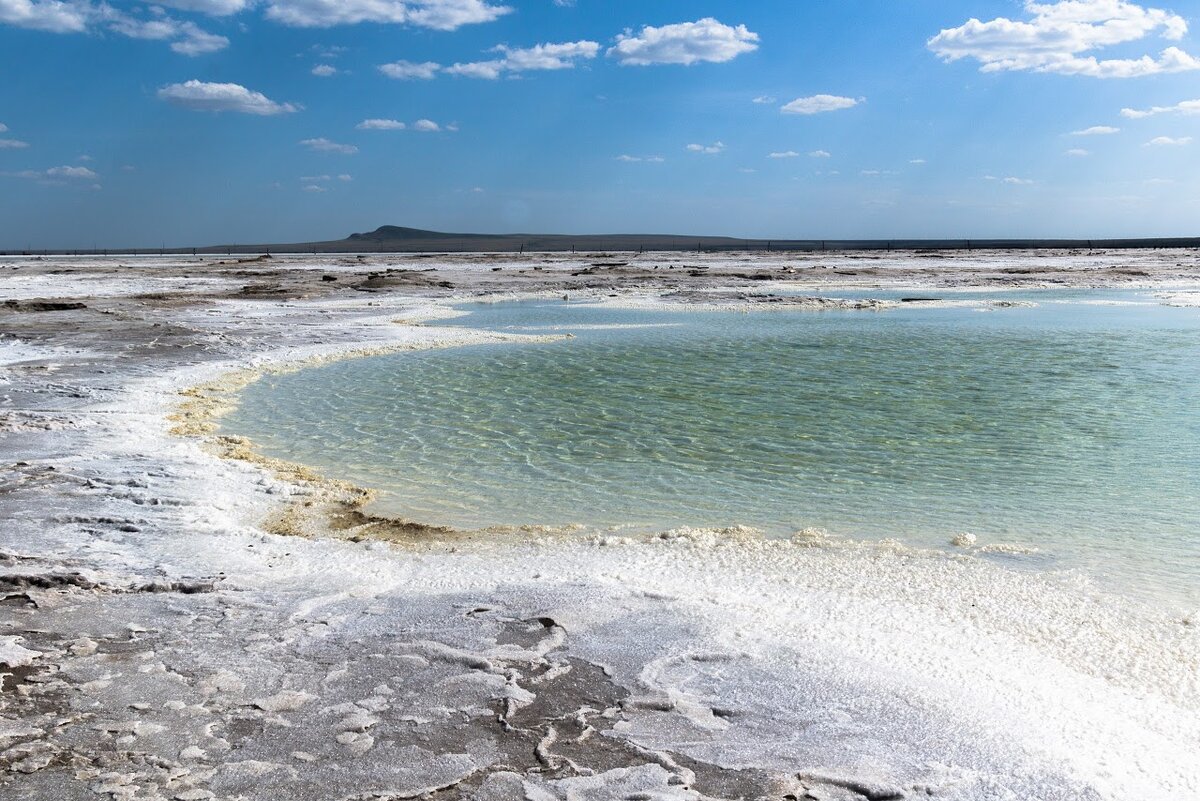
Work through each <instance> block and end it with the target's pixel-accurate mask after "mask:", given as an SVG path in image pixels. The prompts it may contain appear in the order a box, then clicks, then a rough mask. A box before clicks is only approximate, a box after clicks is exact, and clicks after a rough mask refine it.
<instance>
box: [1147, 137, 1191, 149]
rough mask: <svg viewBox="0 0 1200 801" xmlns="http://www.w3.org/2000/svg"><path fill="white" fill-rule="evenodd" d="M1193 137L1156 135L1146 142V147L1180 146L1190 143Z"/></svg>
mask: <svg viewBox="0 0 1200 801" xmlns="http://www.w3.org/2000/svg"><path fill="white" fill-rule="evenodd" d="M1191 143H1192V137H1190V136H1180V137H1178V138H1175V137H1170V136H1156V137H1154V138H1153V139H1151V140H1150V141H1149V142H1147V143H1146V147H1180V146H1182V145H1190V144H1191Z"/></svg>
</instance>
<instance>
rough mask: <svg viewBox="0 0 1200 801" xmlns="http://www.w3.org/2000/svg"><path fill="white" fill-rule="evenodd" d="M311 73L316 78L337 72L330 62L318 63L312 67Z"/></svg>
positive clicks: (330, 76)
mask: <svg viewBox="0 0 1200 801" xmlns="http://www.w3.org/2000/svg"><path fill="white" fill-rule="evenodd" d="M312 74H313V75H316V76H317V77H318V78H332V77H333V76H334V75H337V74H338V68H337V67H335V66H333V65H332V64H318V65H317V66H315V67H313V68H312Z"/></svg>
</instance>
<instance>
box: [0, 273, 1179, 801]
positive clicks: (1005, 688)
mask: <svg viewBox="0 0 1200 801" xmlns="http://www.w3.org/2000/svg"><path fill="white" fill-rule="evenodd" d="M74 266H78V263H76V264H75V265H74ZM187 269H189V270H190V269H194V267H193V266H191V265H189V266H188V268H187ZM740 269H745V267H740ZM280 270H281V273H282V272H285V271H286V268H285V267H281V268H280ZM301 272H304V273H306V274H307V273H312V272H315V271H314V270H312V269H311V266H306V267H305V269H304V270H303V271H301V270H295V271H293V273H292V274H293V275H296V274H299V273H301ZM294 280H295V281H297V282H300V283H303V281H304V280H305V279H302V278H294ZM317 280H319V279H317ZM62 281H63V283H62V285H61V291H59V292H58V293H57V295H58V296H64V297H65V296H71V294H72V290H73V288H74V287H73V284H72V279H70V278H63V279H62ZM306 286H307V285H306ZM367 298H369V301H368V300H358V301H355V300H352V299H349V298H346V297H345V296H342V297H341V298H340V299H339V301H338V302H337V303H328V304H327V303H325V302H324V301H322V300H321V299H320V298H316V299H312V300H307V301H302V302H300V301H287V302H280V303H261V302H258V301H255V302H252V303H240V304H239V303H221V304H220V305H217V306H215V307H210V308H208V309H207V310H205V309H200V308H194V307H184V308H164V307H160V306H155V305H153V304H151V305H149V306H140V305H134V302H133V301H128V300H122V299H108V300H103V301H97V302H95V303H94V304H90V305H92V306H94V307H96V308H94V309H89V310H88V311H86V312H50V313H49V314H57V315H67V316H66V317H60V318H58V320H57V321H56V322H54V323H53V324H52V323H51V321H50V320H47V321H46V322H45V323H39V322H37V321H36V320H34V319H31V318H29V317H21V318H20V319H17V318H16V317H15V316H13V317H9V318H6V323H8V325H7V326H6V327H7V329H8V330H10V331H12V332H14V333H16V334H17V335H18V336H20V337H21V343H22V348H28V349H30V350H23V352H22V354H21V360H20V362H21V363H20V364H16V365H14V366H13V369H14V372H13V373H12V375H11V377H10V381H9V383H7V384H5V385H4V386H3V387H2V388H0V398H2V400H3V410H4V412H5V413H6V414H8V415H12V416H13V417H14V418H20V419H25V418H26V417H29V416H31V415H39V416H41V417H42V418H44V419H46V420H47V421H54V422H61V423H62V426H61V427H50V428H47V429H29V428H24V427H22V426H19V425H15V426H10V425H9V424H8V423H7V422H6V423H4V434H5V440H4V444H3V448H4V455H5V458H4V460H3V461H4V471H3V474H2V475H0V504H2V507H3V516H4V518H5V520H6V524H5V525H4V526H3V527H0V649H2V650H0V654H2V656H0V661H2V662H21V663H25V662H28V664H21V665H17V666H14V665H12V664H8V665H7V667H4V668H2V669H0V674H6V675H5V676H4V684H3V686H2V691H0V795H3V796H4V797H15V798H21V799H30V801H33V800H35V799H38V800H40V799H47V800H49V799H55V801H58V799H63V798H113V799H124V798H147V799H182V800H183V801H192V800H193V799H195V800H197V801H198V800H200V799H208V798H219V799H271V800H272V801H274V800H275V799H279V798H288V799H297V801H304V800H305V799H312V801H318V799H320V800H321V801H325V800H326V799H360V798H417V797H425V796H428V797H436V798H462V799H481V800H482V799H516V798H534V799H568V798H570V799H610V798H614V797H623V798H663V799H699V798H739V797H766V798H785V797H788V796H789V795H790V796H791V797H794V798H806V797H807V798H813V799H864V798H866V799H889V798H893V799H903V798H924V797H933V798H943V799H993V798H999V799H1014V801H1015V800H1016V799H1031V798H1037V799H1040V800H1049V799H1063V801H1066V800H1067V799H1071V800H1072V801H1074V800H1075V799H1127V798H1139V799H1168V798H1169V799H1180V798H1189V797H1197V796H1200V766H1198V765H1197V764H1196V761H1195V759H1194V755H1195V753H1197V750H1198V749H1200V714H1197V713H1198V712H1200V686H1198V682H1200V678H1198V676H1200V669H1198V668H1200V637H1198V635H1197V629H1196V628H1195V627H1190V626H1187V625H1184V624H1183V623H1181V622H1180V621H1178V620H1172V619H1167V618H1158V617H1155V616H1153V615H1151V614H1149V613H1147V612H1145V611H1144V610H1140V609H1134V608H1130V607H1126V606H1123V605H1122V604H1120V603H1119V602H1118V601H1115V600H1113V599H1108V598H1104V597H1101V596H1096V595H1094V594H1092V593H1090V592H1088V591H1086V588H1082V587H1072V586H1071V585H1069V584H1065V583H1063V582H1058V581H1054V580H1052V579H1050V578H1043V577H1038V576H1032V575H1025V574H1018V573H1012V572H1009V571H1006V570H1004V569H1002V568H1000V567H997V566H995V565H993V564H989V563H986V562H983V561H980V560H977V559H975V558H972V557H970V556H966V555H962V556H946V555H944V554H934V553H927V552H921V551H914V550H911V549H906V548H904V547H901V546H898V545H894V544H882V545H865V544H861V543H841V544H837V543H827V542H821V541H817V542H813V541H811V540H808V539H800V540H797V541H767V540H762V539H760V538H758V537H756V536H754V535H753V533H751V532H747V531H745V530H729V531H696V530H681V531H676V532H671V533H669V534H667V535H664V536H660V537H651V538H645V539H625V538H617V537H612V538H588V539H584V538H579V537H575V538H571V537H555V536H537V535H534V536H522V535H519V534H514V535H511V536H507V537H497V538H492V539H483V538H470V537H462V538H456V537H449V538H444V539H437V540H428V541H423V542H417V543H409V544H406V545H403V546H397V547H393V546H390V545H387V544H384V543H380V542H371V541H366V542H352V541H349V540H348V539H344V538H343V539H332V538H323V539H303V538H294V537H290V538H289V537H279V536H274V535H271V534H268V533H266V532H265V531H264V530H263V529H262V528H261V527H260V525H259V523H260V522H261V521H262V520H263V519H265V518H267V517H269V516H270V515H272V514H273V513H275V512H277V511H278V510H279V508H280V506H281V504H286V503H289V502H296V503H300V504H304V503H306V502H310V501H311V502H317V501H319V500H320V488H319V487H317V486H315V485H313V484H310V483H306V482H302V481H291V480H284V479H283V478H281V477H279V476H276V475H273V474H271V473H269V472H265V471H264V470H262V469H260V468H258V467H256V466H254V465H253V464H249V463H239V462H230V461H226V460H221V459H218V458H216V457H215V456H214V455H212V454H211V453H210V452H209V451H208V450H207V449H206V446H205V445H204V443H203V442H202V441H201V440H198V439H193V438H180V437H175V436H172V435H170V434H169V428H170V427H171V424H170V423H169V422H168V421H167V420H166V415H167V414H168V413H169V412H170V411H171V408H172V407H173V406H174V404H175V403H176V401H177V400H178V398H177V396H176V395H175V392H176V391H177V390H179V389H180V388H182V387H185V386H189V385H194V384H197V383H202V382H204V381H207V380H211V379H212V378H214V377H216V376H218V375H220V374H221V373H223V372H225V371H228V370H230V369H233V368H244V367H251V368H254V367H264V366H267V365H269V364H273V363H282V362H300V361H304V360H309V359H313V358H321V357H326V356H330V355H332V354H335V353H338V352H343V351H348V350H353V349H362V348H372V347H396V346H399V347H413V346H423V345H435V344H436V345H438V346H445V345H449V344H452V343H455V342H471V341H478V339H477V338H475V337H476V336H477V335H474V334H471V333H470V332H465V331H463V330H462V329H439V328H437V327H435V326H433V325H426V326H422V327H411V326H405V327H401V326H396V325H394V324H391V323H390V322H388V320H390V319H395V318H397V317H404V318H406V319H413V318H415V317H416V316H418V315H420V314H421V308H422V307H425V306H427V305H428V302H427V301H425V300H420V299H416V298H413V297H406V296H394V295H370V296H367ZM368 302H370V303H378V304H379V305H378V306H368V305H367V303H368ZM97 309H99V310H100V311H110V312H112V313H113V315H116V316H119V317H120V319H119V321H118V322H119V326H115V327H114V326H113V325H111V324H110V321H109V320H108V319H107V317H101V316H100V311H97ZM206 311H215V312H216V314H208V313H206ZM98 318H99V319H98ZM67 320H69V321H71V325H69V326H64V325H63V323H64V322H65V321H67ZM155 323H159V326H158V327H157V328H156V327H155ZM164 328H166V329H167V330H165V331H164V330H163V329H164ZM150 343H154V344H150ZM62 348H71V349H74V352H72V353H67V354H64V353H63V352H62V351H61V349H62ZM51 362H52V363H53V364H54V365H55V367H56V369H55V373H54V377H53V382H54V383H53V386H52V387H48V385H47V382H46V376H45V374H44V371H43V370H39V369H37V368H38V367H39V364H40V365H43V366H44V365H46V364H49V363H51ZM73 394H74V395H80V396H82V397H73ZM6 419H7V418H6ZM16 638H20V639H16ZM27 652H34V653H35V654H36V656H32V657H31V656H29V655H28V653H27Z"/></svg>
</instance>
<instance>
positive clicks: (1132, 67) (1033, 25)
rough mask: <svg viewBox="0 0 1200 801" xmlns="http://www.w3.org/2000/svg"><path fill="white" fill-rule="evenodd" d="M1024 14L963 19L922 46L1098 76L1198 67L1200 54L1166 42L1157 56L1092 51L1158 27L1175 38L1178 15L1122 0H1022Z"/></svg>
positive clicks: (1016, 66) (988, 64)
mask: <svg viewBox="0 0 1200 801" xmlns="http://www.w3.org/2000/svg"><path fill="white" fill-rule="evenodd" d="M1024 7H1025V13H1026V15H1027V16H1028V19H1025V20H1011V19H1008V18H1007V17H998V18H996V19H993V20H991V21H989V22H981V21H980V20H978V19H970V20H967V22H965V23H964V24H962V25H960V26H959V27H957V28H947V29H945V30H943V31H941V32H940V33H939V34H938V35H937V36H934V37H933V38H931V39H930V40H929V41H928V43H927V45H928V47H929V49H930V50H932V51H933V52H934V53H936V54H937V55H939V56H941V58H942V59H943V60H945V61H947V62H953V61H958V60H960V59H964V58H971V59H974V60H976V61H978V62H979V63H980V65H981V66H980V69H981V70H982V71H983V72H1001V71H1007V70H1032V71H1034V72H1054V73H1060V74H1063V75H1087V76H1091V77H1095V78H1135V77H1139V76H1143V75H1154V74H1156V73H1163V72H1184V71H1187V70H1195V69H1200V59H1196V58H1194V57H1193V56H1191V55H1189V54H1188V53H1185V52H1184V51H1183V50H1180V49H1179V48H1178V47H1174V46H1172V47H1168V48H1166V49H1165V50H1163V51H1162V52H1161V53H1160V54H1159V55H1158V57H1157V58H1156V57H1154V56H1151V55H1143V56H1141V57H1140V58H1111V59H1101V58H1098V57H1097V56H1095V55H1089V53H1090V52H1092V51H1096V50H1100V49H1102V48H1106V47H1111V46H1114V45H1120V44H1127V43H1130V42H1137V41H1140V40H1142V39H1145V38H1146V37H1148V36H1151V35H1155V34H1157V35H1158V36H1161V37H1162V38H1163V39H1166V40H1168V41H1178V40H1179V39H1182V38H1183V36H1184V35H1185V34H1186V33H1187V29H1188V26H1187V22H1186V21H1185V20H1184V19H1183V17H1180V16H1179V15H1177V14H1174V13H1172V12H1169V11H1164V10H1162V9H1157V8H1146V7H1143V6H1140V5H1137V4H1136V3H1132V2H1128V1H1127V0H1060V2H1053V3H1039V2H1036V0H1026V1H1025V4H1024Z"/></svg>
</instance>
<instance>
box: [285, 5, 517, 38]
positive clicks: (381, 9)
mask: <svg viewBox="0 0 1200 801" xmlns="http://www.w3.org/2000/svg"><path fill="white" fill-rule="evenodd" d="M266 6H267V8H266V17H267V19H271V20H274V21H276V22H280V23H283V24H284V25H291V26H294V27H299V28H330V27H333V26H335V25H355V24H358V23H361V22H380V23H394V24H398V25H411V26H414V27H419V28H432V29H434V30H439V31H453V30H457V29H458V28H461V27H463V26H464V25H477V24H479V23H484V22H492V21H494V20H496V19H499V18H500V17H502V16H504V15H505V14H510V13H512V11H513V9H512V8H511V7H509V6H504V5H498V4H495V3H489V2H486V1H485V0H267V3H266Z"/></svg>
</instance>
